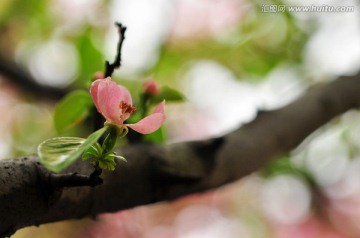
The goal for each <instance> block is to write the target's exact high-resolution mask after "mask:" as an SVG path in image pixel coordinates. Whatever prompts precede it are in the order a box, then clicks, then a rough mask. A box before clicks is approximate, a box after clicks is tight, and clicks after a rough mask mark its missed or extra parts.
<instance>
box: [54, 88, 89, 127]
mask: <svg viewBox="0 0 360 238" xmlns="http://www.w3.org/2000/svg"><path fill="white" fill-rule="evenodd" d="M91 106H92V99H91V96H90V94H89V93H88V92H87V91H84V90H76V91H73V92H71V93H69V94H68V95H66V96H65V98H63V99H62V100H61V101H60V102H59V103H58V104H57V105H56V108H55V112H54V123H55V128H56V130H57V131H58V132H63V131H64V130H66V129H69V128H71V127H72V126H74V125H76V124H77V123H79V122H81V121H82V120H83V119H84V118H85V117H86V115H87V113H88V111H89V108H90V107H91Z"/></svg>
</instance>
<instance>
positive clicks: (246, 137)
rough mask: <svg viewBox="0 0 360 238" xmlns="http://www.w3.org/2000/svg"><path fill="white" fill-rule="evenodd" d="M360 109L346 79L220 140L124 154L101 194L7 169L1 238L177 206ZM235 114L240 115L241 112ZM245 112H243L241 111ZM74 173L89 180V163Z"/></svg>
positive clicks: (23, 167)
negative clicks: (118, 213)
mask: <svg viewBox="0 0 360 238" xmlns="http://www.w3.org/2000/svg"><path fill="white" fill-rule="evenodd" d="M359 105H360V79H359V77H358V76H357V77H347V78H339V79H338V80H336V81H334V82H332V83H329V84H327V85H322V86H317V87H315V88H312V89H311V90H309V91H308V92H307V93H306V94H305V95H303V96H302V97H301V98H299V99H298V100H296V101H295V102H293V103H291V104H289V105H287V106H285V107H283V108H281V109H278V110H274V111H264V112H263V111H262V112H259V113H258V115H257V117H256V119H255V120H254V121H252V122H250V123H248V124H246V125H244V126H242V127H240V128H239V129H238V130H236V131H234V132H232V133H229V134H227V135H224V136H222V137H219V138H212V139H209V140H205V141H193V142H185V143H177V144H169V145H152V144H145V143H139V144H134V145H131V146H129V147H126V148H123V149H122V150H121V151H119V153H120V154H122V155H123V156H124V157H126V158H127V160H128V163H126V164H125V163H121V162H120V163H119V164H118V167H117V168H116V171H115V172H106V173H104V174H103V179H104V183H103V184H102V185H100V186H97V187H94V188H90V187H69V188H58V187H57V188H54V187H53V186H52V185H51V180H50V179H49V175H50V173H49V172H48V171H46V170H45V169H44V168H42V166H41V165H40V164H39V163H38V162H37V158H36V156H34V157H27V158H19V159H16V160H3V161H0V185H1V186H0V234H1V235H0V237H4V236H6V235H10V234H12V233H14V232H15V231H16V230H17V229H19V228H22V227H25V226H31V225H38V224H43V223H48V222H54V221H60V220H65V219H72V218H82V217H86V216H95V215H97V214H99V213H104V212H113V211H118V210H122V209H127V208H131V207H134V206H138V205H144V204H150V203H156V202H160V201H166V200H171V199H175V198H178V197H180V196H183V195H186V194H192V193H196V192H201V191H204V190H208V189H212V188H217V187H219V186H221V185H224V184H227V183H230V182H232V181H235V180H237V179H240V178H242V177H244V176H246V175H248V174H250V173H252V172H254V171H256V170H258V169H260V168H262V167H263V166H264V165H266V163H268V161H269V160H271V159H274V158H276V157H277V156H279V155H281V154H282V153H286V152H287V151H289V150H291V149H293V148H295V147H296V146H297V145H299V144H300V143H301V142H302V141H303V140H304V139H305V138H306V137H307V136H308V135H309V134H311V133H312V132H313V131H314V130H316V129H317V128H319V127H320V126H322V125H324V124H325V123H327V122H328V121H329V120H331V119H332V118H334V117H336V116H338V115H340V114H342V113H344V112H346V111H347V110H350V109H356V108H357V107H359ZM234 110H235V109H234ZM238 110H241V108H239V109H238ZM69 171H76V172H78V173H80V174H90V173H91V168H90V167H88V166H87V165H86V163H81V161H80V162H78V163H76V164H74V166H72V167H71V168H70V169H69Z"/></svg>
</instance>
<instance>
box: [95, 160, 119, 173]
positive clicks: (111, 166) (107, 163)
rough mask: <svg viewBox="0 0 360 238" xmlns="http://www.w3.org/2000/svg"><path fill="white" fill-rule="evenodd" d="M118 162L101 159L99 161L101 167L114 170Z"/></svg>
mask: <svg viewBox="0 0 360 238" xmlns="http://www.w3.org/2000/svg"><path fill="white" fill-rule="evenodd" d="M115 166H116V163H115V161H114V160H100V161H99V168H100V169H105V170H110V171H114V170H115Z"/></svg>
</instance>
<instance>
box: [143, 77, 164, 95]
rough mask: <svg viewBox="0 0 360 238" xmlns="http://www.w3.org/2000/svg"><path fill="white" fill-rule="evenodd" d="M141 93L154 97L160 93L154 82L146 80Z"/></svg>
mask: <svg viewBox="0 0 360 238" xmlns="http://www.w3.org/2000/svg"><path fill="white" fill-rule="evenodd" d="M143 91H144V92H145V93H147V94H150V95H156V94H158V93H159V91H160V87H159V85H158V84H157V82H156V81H155V80H152V79H150V80H148V81H146V82H145V83H144V85H143Z"/></svg>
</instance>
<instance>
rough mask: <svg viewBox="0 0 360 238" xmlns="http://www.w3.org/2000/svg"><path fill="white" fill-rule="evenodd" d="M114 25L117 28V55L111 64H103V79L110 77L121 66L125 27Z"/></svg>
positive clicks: (117, 23)
mask: <svg viewBox="0 0 360 238" xmlns="http://www.w3.org/2000/svg"><path fill="white" fill-rule="evenodd" d="M115 25H116V26H117V27H118V28H119V29H118V31H119V42H118V46H117V54H116V56H115V60H114V62H113V63H112V64H110V63H109V61H106V62H105V78H106V77H111V76H112V74H113V73H114V70H115V69H117V68H119V67H120V66H121V48H122V44H123V42H124V40H125V31H126V27H125V26H123V25H122V24H121V23H119V22H116V23H115Z"/></svg>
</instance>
